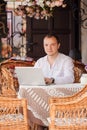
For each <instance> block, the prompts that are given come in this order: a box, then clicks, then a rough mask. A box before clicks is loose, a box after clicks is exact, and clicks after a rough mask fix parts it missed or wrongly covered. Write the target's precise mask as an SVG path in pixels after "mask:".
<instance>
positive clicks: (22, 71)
mask: <svg viewBox="0 0 87 130" xmlns="http://www.w3.org/2000/svg"><path fill="white" fill-rule="evenodd" d="M15 73H16V75H17V77H18V81H19V84H20V85H46V84H45V81H44V76H43V72H42V70H41V68H34V67H15Z"/></svg>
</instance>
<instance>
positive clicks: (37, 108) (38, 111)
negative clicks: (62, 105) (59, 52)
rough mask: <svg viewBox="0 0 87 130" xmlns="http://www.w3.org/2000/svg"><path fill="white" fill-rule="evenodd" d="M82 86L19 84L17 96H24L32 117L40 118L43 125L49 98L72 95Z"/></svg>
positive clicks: (47, 113) (45, 121)
mask: <svg viewBox="0 0 87 130" xmlns="http://www.w3.org/2000/svg"><path fill="white" fill-rule="evenodd" d="M84 86H85V85H84V84H80V83H74V84H60V85H47V86H27V85H20V87H19V93H18V97H19V98H26V99H27V103H28V109H29V110H30V111H31V112H32V113H33V115H34V117H35V118H38V119H40V120H41V121H42V122H43V124H44V125H45V126H48V120H47V118H48V117H49V98H50V97H64V96H70V95H73V94H75V93H76V92H78V91H79V90H80V89H82V88H83V87H84Z"/></svg>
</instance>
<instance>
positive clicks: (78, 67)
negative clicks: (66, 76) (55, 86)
mask: <svg viewBox="0 0 87 130" xmlns="http://www.w3.org/2000/svg"><path fill="white" fill-rule="evenodd" d="M73 63H74V77H75V81H74V82H75V83H79V82H80V78H81V75H82V74H83V73H87V72H86V70H85V65H84V64H83V63H81V62H79V61H74V60H73Z"/></svg>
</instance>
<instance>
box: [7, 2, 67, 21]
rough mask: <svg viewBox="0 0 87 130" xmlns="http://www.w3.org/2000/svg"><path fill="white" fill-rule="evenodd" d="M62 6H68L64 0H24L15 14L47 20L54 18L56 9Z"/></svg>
mask: <svg viewBox="0 0 87 130" xmlns="http://www.w3.org/2000/svg"><path fill="white" fill-rule="evenodd" d="M5 1H9V0H5ZM60 6H61V7H65V6H66V4H65V1H64V0H22V2H21V5H18V7H17V8H16V9H15V11H14V12H15V14H16V15H19V16H26V15H27V16H29V17H34V18H36V19H44V18H45V19H47V18H48V17H51V16H52V13H53V10H54V7H60Z"/></svg>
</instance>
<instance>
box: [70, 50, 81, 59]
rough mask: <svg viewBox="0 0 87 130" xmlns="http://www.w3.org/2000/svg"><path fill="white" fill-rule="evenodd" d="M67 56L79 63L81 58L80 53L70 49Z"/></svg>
mask: <svg viewBox="0 0 87 130" xmlns="http://www.w3.org/2000/svg"><path fill="white" fill-rule="evenodd" d="M69 56H70V57H71V58H72V59H74V60H78V61H81V59H82V57H81V52H80V51H79V50H77V49H72V50H70V51H69Z"/></svg>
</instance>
